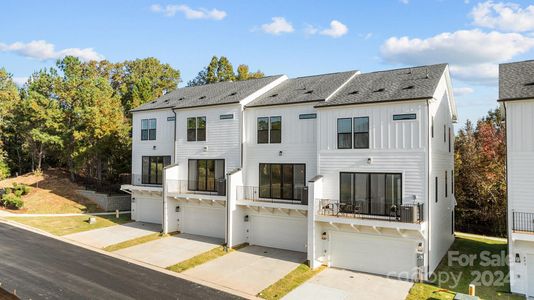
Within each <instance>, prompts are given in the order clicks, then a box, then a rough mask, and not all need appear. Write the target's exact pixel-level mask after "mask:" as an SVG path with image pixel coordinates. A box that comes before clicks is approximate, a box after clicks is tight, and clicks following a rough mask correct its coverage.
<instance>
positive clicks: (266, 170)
mask: <svg viewBox="0 0 534 300" xmlns="http://www.w3.org/2000/svg"><path fill="white" fill-rule="evenodd" d="M305 180H306V165H305V164H263V163H260V198H270V199H284V200H302V199H303V193H304V187H305Z"/></svg>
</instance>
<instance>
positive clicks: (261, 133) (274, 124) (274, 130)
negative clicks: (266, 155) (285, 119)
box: [257, 116, 282, 144]
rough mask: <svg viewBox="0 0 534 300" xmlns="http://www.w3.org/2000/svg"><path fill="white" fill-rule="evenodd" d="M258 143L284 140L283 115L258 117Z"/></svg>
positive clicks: (274, 142)
mask: <svg viewBox="0 0 534 300" xmlns="http://www.w3.org/2000/svg"><path fill="white" fill-rule="evenodd" d="M257 130H258V137H257V138H258V144H268V143H271V144H280V143H281V142H282V117H280V116H277V117H259V118H258V127H257Z"/></svg>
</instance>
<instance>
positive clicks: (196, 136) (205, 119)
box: [185, 116, 208, 142]
mask: <svg viewBox="0 0 534 300" xmlns="http://www.w3.org/2000/svg"><path fill="white" fill-rule="evenodd" d="M202 118H203V119H204V128H199V123H200V120H201V119H202ZM191 119H194V120H195V128H189V120H191ZM185 127H186V140H187V141H188V142H205V141H206V139H207V132H208V119H207V118H206V116H198V117H187V118H186V124H185ZM189 130H194V132H195V138H194V139H190V138H189ZM199 130H204V139H202V140H200V139H199V138H198V131H199Z"/></svg>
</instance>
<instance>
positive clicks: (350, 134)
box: [336, 118, 354, 149]
mask: <svg viewBox="0 0 534 300" xmlns="http://www.w3.org/2000/svg"><path fill="white" fill-rule="evenodd" d="M341 120H349V121H350V132H342V133H340V132H339V121H341ZM352 121H353V120H352V118H337V122H336V131H337V148H338V149H352V142H353V141H352V139H353V136H352V135H353V131H354V129H353V127H352V126H353V124H352ZM340 134H348V135H349V136H350V146H348V147H340V144H339V142H340V139H339V135H340Z"/></svg>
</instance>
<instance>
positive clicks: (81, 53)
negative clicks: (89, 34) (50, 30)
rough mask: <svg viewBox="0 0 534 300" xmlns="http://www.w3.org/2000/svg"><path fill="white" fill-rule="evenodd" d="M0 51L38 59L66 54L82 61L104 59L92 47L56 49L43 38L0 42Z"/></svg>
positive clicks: (59, 56) (48, 58) (54, 57)
mask: <svg viewBox="0 0 534 300" xmlns="http://www.w3.org/2000/svg"><path fill="white" fill-rule="evenodd" d="M0 52H13V53H16V54H18V55H21V56H25V57H29V58H34V59H38V60H50V59H58V58H63V57H65V56H68V55H71V56H76V57H78V58H79V59H81V60H82V61H90V60H97V61H99V60H103V59H104V56H103V55H101V54H99V53H97V52H96V51H95V50H94V49H93V48H83V49H82V48H67V49H62V50H58V51H56V49H55V46H54V44H52V43H49V42H47V41H43V40H38V41H31V42H29V43H23V42H15V43H12V44H4V43H0Z"/></svg>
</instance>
